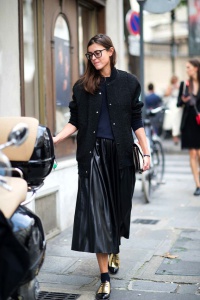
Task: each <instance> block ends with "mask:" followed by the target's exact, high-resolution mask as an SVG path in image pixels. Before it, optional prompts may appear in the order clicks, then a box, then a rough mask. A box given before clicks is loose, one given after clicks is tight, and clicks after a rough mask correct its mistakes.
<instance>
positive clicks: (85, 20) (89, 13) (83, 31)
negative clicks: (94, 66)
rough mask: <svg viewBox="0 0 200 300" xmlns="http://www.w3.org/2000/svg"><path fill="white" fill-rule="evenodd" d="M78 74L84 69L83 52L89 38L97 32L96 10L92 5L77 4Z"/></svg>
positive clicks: (81, 73)
mask: <svg viewBox="0 0 200 300" xmlns="http://www.w3.org/2000/svg"><path fill="white" fill-rule="evenodd" d="M78 27H79V74H80V75H83V73H84V71H85V53H86V49H87V43H88V41H89V39H90V38H91V37H92V36H94V35H95V34H96V33H97V10H96V8H95V7H94V6H92V5H87V6H84V5H79V8H78Z"/></svg>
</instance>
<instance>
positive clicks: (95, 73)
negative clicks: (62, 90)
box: [54, 34, 150, 299]
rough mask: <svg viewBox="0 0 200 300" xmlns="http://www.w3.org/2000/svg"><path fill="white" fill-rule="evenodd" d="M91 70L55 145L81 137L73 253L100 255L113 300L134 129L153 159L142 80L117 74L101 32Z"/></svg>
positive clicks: (104, 289)
mask: <svg viewBox="0 0 200 300" xmlns="http://www.w3.org/2000/svg"><path fill="white" fill-rule="evenodd" d="M86 58H87V67H86V72H85V74H84V75H83V77H82V78H81V79H80V80H78V81H77V82H76V83H75V85H74V87H73V101H71V102H70V105H69V107H70V113H71V116H70V120H69V123H68V124H67V125H66V126H65V127H64V128H63V130H62V131H61V132H60V133H59V134H58V135H57V136H56V137H54V143H55V144H56V143H58V142H60V141H62V140H63V139H65V138H67V137H68V136H70V135H71V134H73V133H74V132H75V131H78V133H77V154H76V158H77V161H78V173H79V182H78V194H77V202H76V210H75V217H74V229H73V238H72V250H75V251H82V252H91V253H96V256H97V261H98V264H99V269H100V273H101V284H100V287H99V289H98V290H97V293H96V299H109V297H110V276H109V273H108V269H109V271H110V272H111V273H116V272H117V271H118V269H119V254H118V253H119V246H120V241H121V237H122V236H123V237H125V238H129V230H130V216H131V206H132V196H133V191H134V186H135V170H134V166H133V153H132V152H133V146H132V145H133V135H132V129H133V130H134V132H135V134H136V136H137V139H138V141H139V143H140V145H141V147H142V149H143V153H144V170H147V169H148V168H149V165H150V155H149V149H148V145H147V140H146V135H145V132H144V128H143V123H142V119H141V109H142V106H143V103H142V102H141V101H139V96H140V84H139V82H138V80H137V78H136V77H135V76H134V75H132V74H130V73H127V72H124V71H121V70H117V69H116V68H115V67H114V65H115V62H116V52H115V49H114V46H113V44H112V41H111V39H110V38H109V37H108V36H106V35H103V34H98V35H96V36H94V37H93V38H91V39H90V41H89V43H88V46H87V53H86Z"/></svg>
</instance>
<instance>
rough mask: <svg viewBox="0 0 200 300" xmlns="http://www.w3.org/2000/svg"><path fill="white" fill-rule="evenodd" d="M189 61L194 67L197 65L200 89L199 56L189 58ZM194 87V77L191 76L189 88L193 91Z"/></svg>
mask: <svg viewBox="0 0 200 300" xmlns="http://www.w3.org/2000/svg"><path fill="white" fill-rule="evenodd" d="M188 62H189V63H190V64H191V65H192V66H193V67H197V68H198V70H197V81H198V84H199V89H200V61H199V60H198V59H197V58H191V59H189V60H188ZM192 89H193V80H192V78H189V90H190V92H191V93H192Z"/></svg>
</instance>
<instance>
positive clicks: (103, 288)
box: [96, 281, 111, 300]
mask: <svg viewBox="0 0 200 300" xmlns="http://www.w3.org/2000/svg"><path fill="white" fill-rule="evenodd" d="M110 293H111V289H110V282H109V281H106V282H101V284H100V287H99V289H98V291H97V293H96V299H97V300H101V299H110Z"/></svg>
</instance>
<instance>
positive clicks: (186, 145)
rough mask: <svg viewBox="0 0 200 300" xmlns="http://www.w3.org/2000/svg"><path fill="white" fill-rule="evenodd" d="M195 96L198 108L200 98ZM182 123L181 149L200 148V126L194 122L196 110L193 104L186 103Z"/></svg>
mask: <svg viewBox="0 0 200 300" xmlns="http://www.w3.org/2000/svg"><path fill="white" fill-rule="evenodd" d="M195 98H196V103H197V104H196V105H197V108H198V109H199V103H200V98H199V97H195ZM183 119H184V124H182V128H181V147H182V149H200V126H199V125H198V124H197V122H196V112H195V109H194V106H193V105H190V104H188V105H186V106H185V108H184V112H183Z"/></svg>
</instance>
